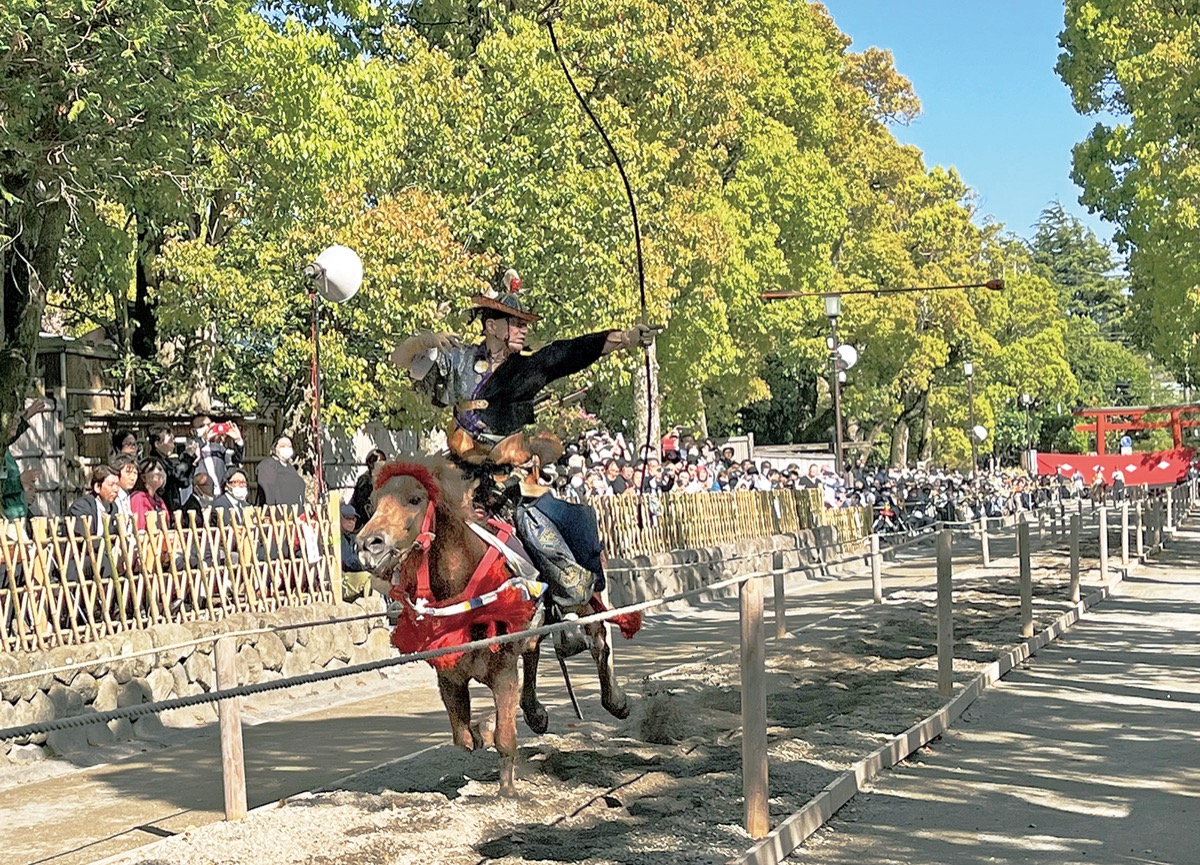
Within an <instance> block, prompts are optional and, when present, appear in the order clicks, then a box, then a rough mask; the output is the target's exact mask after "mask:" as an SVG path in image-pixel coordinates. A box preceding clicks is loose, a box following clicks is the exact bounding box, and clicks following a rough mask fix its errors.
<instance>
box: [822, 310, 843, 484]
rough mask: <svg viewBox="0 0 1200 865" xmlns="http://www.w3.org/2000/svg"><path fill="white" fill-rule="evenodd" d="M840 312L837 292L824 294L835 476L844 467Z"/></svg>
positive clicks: (840, 475) (839, 475) (840, 473)
mask: <svg viewBox="0 0 1200 865" xmlns="http://www.w3.org/2000/svg"><path fill="white" fill-rule="evenodd" d="M841 314H842V297H841V295H838V294H827V295H825V315H827V316H828V317H829V369H830V380H829V386H830V389H831V391H832V392H833V446H834V449H833V465H834V470H835V471H836V472H837V476H838V477H839V478H840V477H842V472H843V470H844V469H845V465H844V463H843V453H842V451H843V448H842V382H841V376H842V371H841V369H840V368H839V365H838V360H839V359H840V358H841V355H840V354H838V332H837V320H838V316H839V315H841Z"/></svg>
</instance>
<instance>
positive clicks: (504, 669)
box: [488, 649, 520, 796]
mask: <svg viewBox="0 0 1200 865" xmlns="http://www.w3.org/2000/svg"><path fill="white" fill-rule="evenodd" d="M494 663H495V665H494V666H493V667H492V675H491V681H490V682H488V687H490V688H491V689H492V698H493V699H494V700H495V702H496V751H497V752H499V754H500V795H501V796H515V795H517V784H516V782H517V702H518V700H519V698H520V683H519V682H518V676H517V656H516V650H515V649H506V650H505V651H503V652H500V653H499V654H498V656H497V657H496V658H495V662H494Z"/></svg>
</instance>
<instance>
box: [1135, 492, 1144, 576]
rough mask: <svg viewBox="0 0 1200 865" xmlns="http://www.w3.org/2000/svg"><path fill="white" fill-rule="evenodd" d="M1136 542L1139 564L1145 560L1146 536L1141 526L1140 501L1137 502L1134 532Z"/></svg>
mask: <svg viewBox="0 0 1200 865" xmlns="http://www.w3.org/2000/svg"><path fill="white" fill-rule="evenodd" d="M1134 534H1135V536H1136V540H1137V557H1138V561H1139V562H1144V561H1145V560H1146V534H1145V526H1144V525H1143V524H1142V500H1141V499H1138V500H1137V529H1136V530H1135V532H1134Z"/></svg>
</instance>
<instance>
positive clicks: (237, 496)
mask: <svg viewBox="0 0 1200 865" xmlns="http://www.w3.org/2000/svg"><path fill="white" fill-rule="evenodd" d="M249 497H250V482H249V481H248V480H247V479H246V473H245V472H244V471H242V470H241V469H234V470H233V471H231V472H230V473H229V477H227V478H225V492H223V493H221V494H220V495H219V496H217V497H216V498H215V499H213V503H212V515H211V517H210V518H209V521H210V522H211V523H212V524H213V525H217V524H218V523H219V522H220V521H221V518H222V516H223V517H224V520H225V525H227V526H228V525H233V524H235V523H240V522H241V521H242V512H243V511H244V510H245V509H246V506H247V505H246V500H247V499H248V498H249Z"/></svg>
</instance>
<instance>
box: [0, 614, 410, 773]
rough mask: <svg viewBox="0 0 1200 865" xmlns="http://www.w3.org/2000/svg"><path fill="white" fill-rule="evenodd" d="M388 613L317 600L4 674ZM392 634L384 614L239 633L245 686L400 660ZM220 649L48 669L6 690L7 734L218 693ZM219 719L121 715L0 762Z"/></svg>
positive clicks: (25, 658)
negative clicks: (215, 659) (77, 717)
mask: <svg viewBox="0 0 1200 865" xmlns="http://www.w3.org/2000/svg"><path fill="white" fill-rule="evenodd" d="M383 608H384V603H383V600H382V598H380V597H378V596H376V597H374V598H364V599H362V600H359V601H356V602H355V603H353V604H326V603H313V604H308V605H306V606H304V607H283V608H281V609H279V610H276V611H274V612H271V613H239V614H237V615H234V616H230V617H228V618H225V619H222V620H220V621H217V622H189V623H186V624H178V625H155V626H154V627H151V628H148V629H146V630H143V631H130V632H128V633H124V634H117V635H114V636H111V637H108V638H106V639H102V640H99V641H97V642H94V643H88V644H86V645H81V646H64V647H62V648H58V649H52V650H50V651H46V652H37V653H20V654H0V678H6V677H8V676H12V675H16V674H21V673H26V672H36V671H38V670H51V669H54V668H55V667H61V666H65V665H67V664H72V663H77V662H79V661H85V660H90V659H99V658H109V657H112V658H118V656H120V655H122V654H126V655H129V654H132V653H134V652H141V651H144V650H148V649H154V648H156V647H159V646H162V647H167V646H171V645H174V644H177V643H184V642H187V641H189V640H195V639H197V638H200V637H205V636H209V635H212V634H224V633H229V632H232V631H248V630H253V629H257V628H264V627H271V626H275V625H295V624H302V623H305V622H319V621H322V620H329V619H340V618H348V617H352V616H358V615H362V614H364V613H375V612H382V611H383ZM390 636H391V631H390V628H389V627H388V624H387V619H385V618H382V617H380V618H379V619H372V620H368V621H357V622H346V623H341V624H337V625H324V626H320V627H313V628H298V629H294V630H286V631H280V632H278V633H265V634H254V635H251V636H245V637H239V638H238V641H237V643H238V653H237V678H238V683H239V684H253V683H257V682H269V681H273V680H278V679H282V678H284V677H290V676H297V675H300V674H303V673H312V672H316V671H318V670H334V669H338V668H341V667H345V666H348V665H351V664H362V663H366V662H368V661H375V660H380V659H383V658H389V657H393V656H394V655H395V654H396V651H395V649H393V648H392V645H391V642H390ZM213 646H214V644H213V643H205V644H202V645H199V646H188V647H186V648H181V649H171V650H168V651H164V652H161V653H158V654H152V655H146V656H144V657H138V658H123V659H121V658H119V659H118V660H114V661H108V662H105V663H103V664H100V665H98V666H94V667H89V668H87V669H85V670H72V671H70V672H64V673H46V674H44V675H42V676H37V677H34V678H29V679H24V680H22V681H20V682H15V683H12V684H9V685H2V686H0V728H2V727H11V726H16V725H19V724H31V723H36V722H39V721H49V720H53V719H55V718H64V717H70V716H73V715H81V714H86V713H88V712H103V711H108V710H111V709H116V708H124V707H126V706H135V705H138V704H140V703H149V702H156V701H159V700H165V699H168V698H171V697H182V696H190V695H193V694H202V693H205V692H207V691H211V690H213V689H214V687H215V684H214V678H215V671H214V665H213ZM216 717H217V712H216V704H215V703H205V704H202V705H199V706H193V707H188V708H185V709H173V710H170V711H167V712H163V713H161V714H158V715H145V716H142V717H140V718H137V719H136V720H134V721H128V720H124V719H121V720H116V721H109V722H108V723H107V724H99V723H97V724H89V725H87V726H84V727H78V728H74V729H70V730H63V731H57V732H53V733H42V734H40V735H35V736H31V737H28V738H27V739H23V740H19V741H17V742H15V743H14V742H12V741H3V742H0V758H7V759H8V760H10V761H20V762H25V761H30V760H38V759H41V758H43V757H46V756H56V755H63V754H71V753H75V752H79V751H82V750H84V749H86V748H88V747H91V746H98V745H109V744H113V743H115V742H117V741H121V740H128V739H134V738H154V737H155V736H156V735H160V734H161V733H162V732H163V726H164V725H166V726H168V727H187V726H196V725H199V724H205V723H209V722H211V721H215V720H216Z"/></svg>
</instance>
